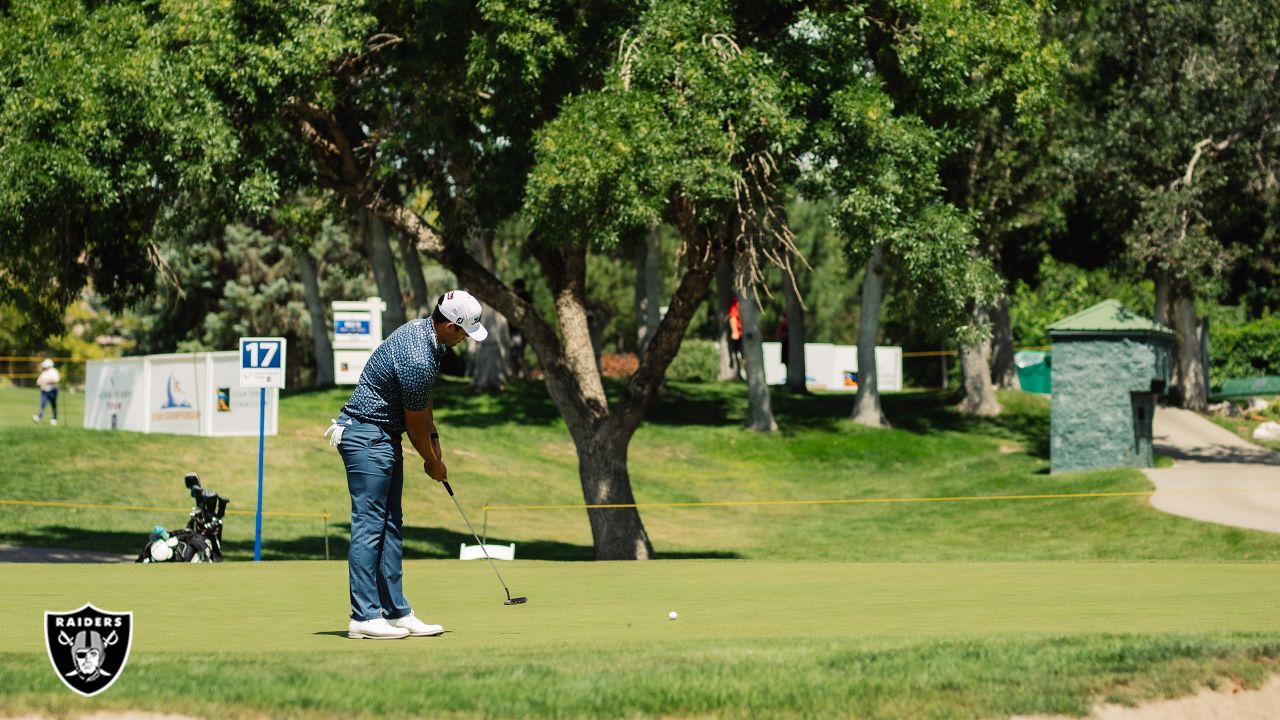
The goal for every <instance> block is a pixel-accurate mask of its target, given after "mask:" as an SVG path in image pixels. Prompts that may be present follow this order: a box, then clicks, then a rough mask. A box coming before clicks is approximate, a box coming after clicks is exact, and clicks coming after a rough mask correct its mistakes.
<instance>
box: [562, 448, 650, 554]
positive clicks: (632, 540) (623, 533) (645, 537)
mask: <svg viewBox="0 0 1280 720" xmlns="http://www.w3.org/2000/svg"><path fill="white" fill-rule="evenodd" d="M630 440H631V434H630V433H628V432H625V431H624V429H622V428H618V427H616V426H610V427H609V428H608V429H602V430H600V431H597V432H595V433H591V434H589V435H587V436H586V437H584V438H583V441H584V442H579V443H578V476H579V478H580V479H581V481H582V495H583V498H584V499H585V500H586V504H587V505H634V504H635V502H636V499H635V495H634V494H633V493H632V492H631V477H630V475H629V473H628V472H627V448H628V446H629V445H630ZM587 520H588V521H589V522H590V523H591V537H592V538H593V544H594V546H595V559H596V560H619V559H623V560H648V559H650V558H652V557H653V544H652V543H650V541H649V534H648V532H646V531H645V529H644V523H643V522H641V520H640V513H639V512H637V511H636V509H635V508H590V509H588V510H587Z"/></svg>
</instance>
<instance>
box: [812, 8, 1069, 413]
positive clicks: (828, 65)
mask: <svg viewBox="0 0 1280 720" xmlns="http://www.w3.org/2000/svg"><path fill="white" fill-rule="evenodd" d="M1037 19H1038V15H1037V13H1036V11H1035V7H1034V6H1031V5H1027V4H1025V3H1019V2H997V3H989V4H985V5H983V6H971V5H959V4H945V3H916V2H902V3H893V2H888V3H873V4H871V5H869V6H867V7H866V8H857V9H853V10H848V11H842V12H838V13H832V14H827V15H819V14H811V15H808V16H805V17H804V18H803V19H802V21H801V22H800V23H798V24H797V26H796V29H795V31H794V32H793V33H792V36H793V38H794V39H795V41H796V43H797V44H798V45H799V46H800V49H798V50H796V51H793V52H792V53H791V54H790V57H792V58H799V59H800V62H801V63H802V64H801V65H800V66H793V67H796V71H797V72H800V73H804V74H806V76H807V78H808V79H809V82H808V85H809V87H811V88H813V89H814V92H813V93H812V94H811V95H809V98H810V105H809V109H808V112H809V114H810V116H811V117H814V118H815V122H814V125H813V127H814V129H815V130H814V136H815V140H814V145H815V146H816V147H817V148H818V152H817V158H816V161H815V162H813V163H812V172H811V173H810V182H812V183H814V184H815V185H817V186H818V187H819V188H822V189H823V190H824V191H826V192H829V193H830V194H832V195H833V196H834V197H835V198H836V205H835V208H834V210H833V215H834V218H833V219H834V220H835V222H836V224H837V226H838V227H840V229H841V231H842V233H843V234H844V236H845V238H846V242H847V246H846V247H847V251H848V252H849V254H850V260H851V262H854V263H857V264H859V265H864V266H865V269H864V273H863V282H862V308H861V312H860V315H859V317H860V320H859V322H860V323H861V326H860V330H859V339H858V345H859V358H858V368H859V393H858V395H859V396H858V399H857V400H856V401H855V409H854V414H853V417H854V419H855V420H857V421H859V422H863V423H866V424H872V425H880V424H884V422H885V420H884V416H883V413H882V411H881V409H880V403H879V392H878V388H877V387H876V383H875V374H876V367H875V355H874V344H875V340H876V339H877V335H878V332H877V330H878V327H879V322H880V301H881V299H882V297H883V273H884V270H885V266H886V263H893V264H894V265H895V266H897V267H899V268H901V269H902V270H903V271H904V272H903V275H904V277H905V278H906V279H907V282H908V285H909V287H910V292H911V293H912V294H913V295H914V296H915V297H916V299H917V302H918V304H919V309H920V310H921V311H922V314H923V315H926V316H928V315H932V317H933V318H934V319H935V320H936V322H937V323H938V324H939V325H941V326H943V327H947V328H951V329H955V330H960V329H964V330H963V332H964V333H966V334H968V336H970V337H972V338H973V339H976V338H977V336H978V334H980V333H981V332H982V331H983V330H984V329H983V328H981V327H974V326H973V325H974V324H973V323H972V317H971V313H972V308H973V307H976V306H980V305H985V304H987V303H989V302H990V299H991V298H992V297H994V292H993V289H994V277H993V273H992V271H991V267H990V263H989V261H985V260H984V259H982V258H980V257H978V256H977V253H976V238H975V235H974V229H973V227H974V222H975V220H976V219H977V218H976V217H975V214H974V213H972V212H969V211H966V210H963V209H962V208H960V207H958V206H957V205H956V203H954V202H947V200H946V195H945V194H944V189H945V188H944V184H943V182H942V177H941V174H942V171H943V164H944V163H946V162H949V161H951V159H952V158H953V157H954V156H955V154H957V153H959V152H962V151H964V150H965V149H966V148H967V147H969V145H968V143H969V142H970V141H971V137H970V136H969V134H968V131H969V130H970V128H967V127H965V126H964V125H963V124H962V123H959V122H956V121H955V120H953V118H958V117H963V116H964V115H965V114H966V113H967V114H981V113H983V112H989V111H990V109H991V108H997V107H1003V106H1012V107H1015V108H1016V111H1017V114H1016V117H1019V118H1022V119H1023V121H1025V119H1026V118H1030V117H1033V116H1034V115H1035V113H1036V112H1037V110H1038V109H1039V108H1040V106H1041V104H1042V96H1043V95H1044V90H1045V88H1044V86H1043V78H1042V77H1041V75H1040V74H1039V73H1037V72H1035V70H1034V67H1035V65H1036V63H1037V62H1039V61H1040V59H1041V56H1040V53H1039V35H1038V33H1037V32H1036V31H1035V21H1036V20H1037ZM844 58H857V59H858V62H854V63H849V62H847V61H845V60H844ZM806 68H811V69H810V70H806ZM983 372H984V374H985V373H986V370H985V369H984V370H983Z"/></svg>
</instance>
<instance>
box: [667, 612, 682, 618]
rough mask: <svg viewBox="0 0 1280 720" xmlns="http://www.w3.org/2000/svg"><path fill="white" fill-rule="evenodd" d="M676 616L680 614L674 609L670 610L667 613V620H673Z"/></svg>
mask: <svg viewBox="0 0 1280 720" xmlns="http://www.w3.org/2000/svg"><path fill="white" fill-rule="evenodd" d="M678 617H680V616H679V615H677V614H676V611H675V610H672V611H671V612H669V613H667V619H668V620H675V619H676V618H678Z"/></svg>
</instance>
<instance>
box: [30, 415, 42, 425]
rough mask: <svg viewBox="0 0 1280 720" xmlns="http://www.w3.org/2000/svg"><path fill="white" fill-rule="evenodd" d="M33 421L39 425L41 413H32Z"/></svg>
mask: <svg viewBox="0 0 1280 720" xmlns="http://www.w3.org/2000/svg"><path fill="white" fill-rule="evenodd" d="M31 422H33V423H36V424H37V425H39V424H40V416H39V415H32V416H31Z"/></svg>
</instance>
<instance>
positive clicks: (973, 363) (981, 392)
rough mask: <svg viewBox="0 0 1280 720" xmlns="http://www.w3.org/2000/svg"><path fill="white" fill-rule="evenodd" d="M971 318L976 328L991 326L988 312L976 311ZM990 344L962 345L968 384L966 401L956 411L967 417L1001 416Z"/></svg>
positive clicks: (963, 372) (963, 374)
mask: <svg viewBox="0 0 1280 720" xmlns="http://www.w3.org/2000/svg"><path fill="white" fill-rule="evenodd" d="M971 316H972V318H973V324H974V326H975V327H982V326H984V325H986V324H987V322H988V319H987V311H986V310H984V309H982V308H975V309H974V310H973V311H972V313H971ZM989 347H990V346H989V345H988V344H987V341H986V340H979V341H977V342H971V343H960V376H961V378H962V379H963V384H964V399H963V400H961V401H960V404H959V405H957V406H956V409H957V410H959V411H960V412H962V413H965V414H966V415H977V416H979V417H995V416H997V415H999V414H1000V410H1001V408H1000V402H999V401H997V400H996V389H995V386H994V385H992V383H991V362H990V356H989V355H988V348H989Z"/></svg>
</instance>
